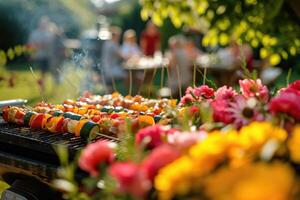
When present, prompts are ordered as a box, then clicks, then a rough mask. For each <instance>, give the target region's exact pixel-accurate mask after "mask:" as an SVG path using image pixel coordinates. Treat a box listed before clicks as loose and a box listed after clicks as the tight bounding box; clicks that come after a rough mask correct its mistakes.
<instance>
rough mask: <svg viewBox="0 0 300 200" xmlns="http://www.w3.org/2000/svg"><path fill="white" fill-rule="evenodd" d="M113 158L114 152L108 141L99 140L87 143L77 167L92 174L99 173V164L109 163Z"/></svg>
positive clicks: (96, 174)
mask: <svg viewBox="0 0 300 200" xmlns="http://www.w3.org/2000/svg"><path fill="white" fill-rule="evenodd" d="M113 160H114V153H113V151H112V148H111V145H110V143H109V142H107V141H104V140H99V141H97V142H95V143H92V144H89V145H88V146H87V147H86V148H85V149H84V150H83V152H82V154H81V156H80V159H79V167H80V168H81V169H83V170H84V171H87V172H89V173H90V174H91V175H92V176H98V175H99V165H100V164H109V163H111V162H112V161H113Z"/></svg>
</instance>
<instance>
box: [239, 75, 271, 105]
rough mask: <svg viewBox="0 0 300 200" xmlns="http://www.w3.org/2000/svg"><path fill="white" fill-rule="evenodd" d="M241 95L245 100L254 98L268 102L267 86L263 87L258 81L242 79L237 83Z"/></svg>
mask: <svg viewBox="0 0 300 200" xmlns="http://www.w3.org/2000/svg"><path fill="white" fill-rule="evenodd" d="M239 84H240V88H241V92H242V95H243V96H244V97H246V98H250V97H256V98H257V99H259V100H261V101H264V102H266V101H268V99H269V91H268V88H267V86H265V85H263V84H262V82H261V80H260V79H256V80H251V79H244V80H240V81H239Z"/></svg>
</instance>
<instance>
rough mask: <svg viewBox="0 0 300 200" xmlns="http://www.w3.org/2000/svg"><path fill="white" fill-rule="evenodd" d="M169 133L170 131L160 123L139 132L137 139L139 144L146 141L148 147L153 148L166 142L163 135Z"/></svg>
mask: <svg viewBox="0 0 300 200" xmlns="http://www.w3.org/2000/svg"><path fill="white" fill-rule="evenodd" d="M167 134H169V132H168V131H166V130H164V129H163V128H162V127H161V126H160V125H155V126H148V127H146V128H143V129H141V130H139V131H138V132H137V134H136V136H135V141H136V143H137V144H141V143H143V142H146V147H147V148H149V149H153V148H155V147H157V146H159V145H161V144H163V143H164V141H163V137H164V136H166V135H167Z"/></svg>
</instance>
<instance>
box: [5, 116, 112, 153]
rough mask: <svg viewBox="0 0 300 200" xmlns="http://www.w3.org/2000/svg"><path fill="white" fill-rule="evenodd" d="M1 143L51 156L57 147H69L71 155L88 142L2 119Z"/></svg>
mask: <svg viewBox="0 0 300 200" xmlns="http://www.w3.org/2000/svg"><path fill="white" fill-rule="evenodd" d="M99 139H103V140H109V141H113V142H116V141H117V138H115V139H114V137H105V136H99V137H97V138H96V139H95V140H99ZM0 142H2V143H9V144H12V145H17V146H21V147H25V148H29V149H31V150H35V151H41V152H44V153H51V154H53V153H55V152H54V150H53V147H55V146H57V145H63V146H65V147H67V148H68V149H69V152H71V153H72V152H75V151H77V150H79V149H82V148H83V147H84V146H86V145H87V141H86V140H84V139H83V138H80V137H75V136H74V135H73V134H71V133H63V134H55V133H49V132H45V131H41V130H33V129H30V128H28V127H20V126H18V125H16V124H8V123H6V122H4V121H3V120H2V119H0ZM92 142H93V141H92Z"/></svg>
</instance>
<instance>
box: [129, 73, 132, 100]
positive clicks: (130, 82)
mask: <svg viewBox="0 0 300 200" xmlns="http://www.w3.org/2000/svg"><path fill="white" fill-rule="evenodd" d="M128 93H129V95H130V96H131V93H132V70H131V69H130V70H129V92H128Z"/></svg>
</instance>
